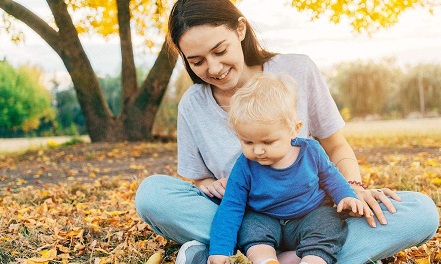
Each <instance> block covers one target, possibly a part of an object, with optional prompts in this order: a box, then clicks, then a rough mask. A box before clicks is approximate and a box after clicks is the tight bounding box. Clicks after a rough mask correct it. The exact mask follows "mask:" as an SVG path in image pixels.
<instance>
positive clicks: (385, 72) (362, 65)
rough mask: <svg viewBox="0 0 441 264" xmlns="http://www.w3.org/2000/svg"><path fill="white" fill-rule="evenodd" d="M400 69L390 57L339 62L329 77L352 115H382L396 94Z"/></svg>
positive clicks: (333, 90)
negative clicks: (376, 60)
mask: <svg viewBox="0 0 441 264" xmlns="http://www.w3.org/2000/svg"><path fill="white" fill-rule="evenodd" d="M401 74H402V73H401V71H400V69H399V68H398V67H397V66H395V65H394V62H393V61H387V60H385V61H383V62H381V63H374V62H361V61H355V62H350V63H340V64H338V65H337V66H335V68H334V69H333V74H332V75H331V76H329V77H328V81H329V84H330V86H331V87H332V93H333V95H334V98H335V100H336V102H337V104H338V105H339V107H340V108H341V109H343V108H348V109H350V111H351V116H353V117H364V116H366V115H368V114H377V115H381V114H383V113H385V111H386V110H387V108H388V107H389V104H390V103H391V102H393V101H394V100H393V98H395V97H396V91H397V88H398V82H399V80H400V76H401Z"/></svg>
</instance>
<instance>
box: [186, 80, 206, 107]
mask: <svg viewBox="0 0 441 264" xmlns="http://www.w3.org/2000/svg"><path fill="white" fill-rule="evenodd" d="M205 86H206V85H205V84H198V83H195V84H193V85H191V86H190V87H189V88H188V89H187V91H185V93H184V94H183V95H182V97H181V100H180V101H179V107H180V108H182V107H185V106H186V105H188V104H192V103H194V102H195V101H196V102H204V101H206V100H205V98H206V96H207V94H206V93H207V89H205V88H206V87H205Z"/></svg>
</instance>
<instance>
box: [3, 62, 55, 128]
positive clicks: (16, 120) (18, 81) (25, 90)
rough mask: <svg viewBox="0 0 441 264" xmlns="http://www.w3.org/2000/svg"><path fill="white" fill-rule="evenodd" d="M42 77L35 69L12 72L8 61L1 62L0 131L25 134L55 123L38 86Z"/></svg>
mask: <svg viewBox="0 0 441 264" xmlns="http://www.w3.org/2000/svg"><path fill="white" fill-rule="evenodd" d="M41 74H42V72H41V71H40V70H38V69H36V68H30V67H27V66H22V67H20V68H18V69H14V68H13V67H12V66H11V65H10V64H9V63H8V62H7V61H0V127H1V129H0V130H2V131H6V130H15V131H17V130H19V131H23V132H25V133H28V132H32V131H35V130H37V129H38V127H39V126H40V124H41V122H42V121H44V122H50V121H52V120H54V118H55V113H54V111H53V109H52V108H51V98H50V95H49V92H48V91H47V90H46V89H45V88H44V86H43V85H42V84H41V83H40V77H41Z"/></svg>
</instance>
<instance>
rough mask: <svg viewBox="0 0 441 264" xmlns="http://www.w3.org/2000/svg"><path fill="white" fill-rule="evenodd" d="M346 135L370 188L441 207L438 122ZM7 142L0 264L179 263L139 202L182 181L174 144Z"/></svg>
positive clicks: (419, 250) (427, 258)
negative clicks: (142, 195)
mask: <svg viewBox="0 0 441 264" xmlns="http://www.w3.org/2000/svg"><path fill="white" fill-rule="evenodd" d="M344 133H345V135H346V136H347V139H348V141H349V142H350V143H351V145H352V146H353V148H354V151H355V153H356V155H357V158H358V161H359V164H360V169H361V172H362V177H363V181H364V182H365V183H367V184H368V185H369V186H370V187H372V188H376V187H380V186H384V187H388V188H391V189H395V190H412V191H420V192H423V193H425V194H427V195H429V196H430V197H432V199H433V200H434V201H435V203H436V204H437V206H438V208H441V198H440V196H441V193H440V191H439V189H440V188H439V187H440V186H441V119H420V120H406V121H403V120H401V121H371V122H351V123H348V124H347V126H346V128H345V130H344ZM11 142H12V141H8V143H7V144H9V145H10V146H11ZM36 144H37V143H36ZM5 146H6V145H5V142H4V141H3V142H2V141H0V148H1V150H0V209H1V212H0V216H1V220H0V263H144V262H146V261H147V260H148V259H149V258H150V257H152V258H151V259H150V260H151V261H153V259H154V258H155V257H159V256H160V259H162V260H161V261H162V263H173V261H174V259H175V257H176V253H177V249H178V248H179V246H178V245H176V244H175V243H173V242H171V241H168V240H166V239H164V238H162V237H160V236H158V235H155V234H154V233H153V232H152V231H151V229H150V227H149V226H148V225H146V224H144V223H143V222H142V221H141V220H140V219H139V217H138V216H137V214H136V212H135V210H134V205H133V200H134V194H135V192H136V189H137V186H138V185H139V183H140V181H141V180H142V179H144V178H145V177H148V176H149V175H151V174H158V173H159V174H167V175H172V176H176V177H178V176H177V174H176V163H177V160H176V143H174V142H168V143H164V142H155V143H147V142H125V143H94V144H91V143H89V142H88V140H87V138H82V139H78V138H75V139H69V138H65V139H63V140H61V139H60V140H59V139H52V138H49V139H43V140H42V141H40V143H38V144H37V145H34V146H31V149H28V147H25V148H24V149H23V147H22V146H21V145H19V144H14V143H12V146H14V147H15V148H19V146H21V147H20V149H15V150H14V151H12V148H8V149H6V147H5ZM440 242H441V231H438V233H437V234H436V235H435V237H434V238H433V239H432V240H430V241H429V242H427V243H426V244H424V245H422V246H420V247H414V248H411V249H408V250H405V251H402V252H400V253H398V254H396V255H395V256H394V257H392V258H389V259H387V260H384V262H383V263H402V264H404V263H441V244H440ZM155 253H156V254H155ZM38 261H40V262H38ZM151 263H161V262H160V261H156V262H151Z"/></svg>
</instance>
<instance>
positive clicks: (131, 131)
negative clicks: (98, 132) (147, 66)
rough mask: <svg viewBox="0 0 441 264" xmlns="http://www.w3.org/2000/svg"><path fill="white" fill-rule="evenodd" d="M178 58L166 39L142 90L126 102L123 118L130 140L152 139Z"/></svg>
mask: <svg viewBox="0 0 441 264" xmlns="http://www.w3.org/2000/svg"><path fill="white" fill-rule="evenodd" d="M176 60H177V55H175V54H174V53H172V52H170V48H169V46H168V44H167V41H165V42H164V44H163V45H162V48H161V51H160V52H159V55H158V58H157V59H156V61H155V64H154V65H153V67H152V69H151V70H150V72H149V74H148V75H147V78H146V79H145V80H144V82H143V83H142V85H141V90H140V92H139V93H138V95H137V96H136V97H132V98H131V100H129V101H128V102H127V104H125V107H124V110H123V113H122V119H123V122H124V127H125V129H126V132H127V135H128V140H130V141H136V140H150V139H152V127H153V122H154V120H155V116H156V112H157V111H158V107H159V104H160V103H161V100H162V98H163V96H164V94H165V91H166V88H167V84H168V83H169V81H170V77H171V75H172V73H173V69H174V67H175V65H176Z"/></svg>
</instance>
